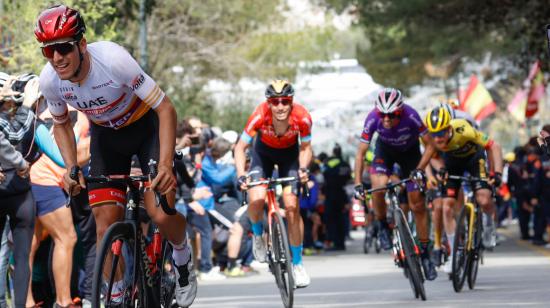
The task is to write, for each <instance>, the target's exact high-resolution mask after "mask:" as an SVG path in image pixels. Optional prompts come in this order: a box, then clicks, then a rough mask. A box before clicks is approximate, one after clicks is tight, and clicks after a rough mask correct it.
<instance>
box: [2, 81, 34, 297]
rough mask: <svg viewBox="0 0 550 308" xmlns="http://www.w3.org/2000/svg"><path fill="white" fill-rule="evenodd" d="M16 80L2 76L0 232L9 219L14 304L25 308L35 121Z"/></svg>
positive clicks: (32, 221) (32, 214) (31, 216)
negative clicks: (20, 105)
mask: <svg viewBox="0 0 550 308" xmlns="http://www.w3.org/2000/svg"><path fill="white" fill-rule="evenodd" d="M13 81H14V79H11V78H9V75H7V74H5V73H0V83H1V84H0V86H1V87H0V168H1V170H2V171H1V173H2V177H1V179H0V180H1V182H0V203H1V204H2V206H1V207H0V230H4V225H5V223H6V216H9V224H10V229H11V232H12V236H13V243H14V247H13V256H14V259H15V264H16V265H15V267H16V269H15V275H14V284H13V285H14V288H15V290H14V293H15V298H14V304H15V306H16V307H24V306H25V302H26V296H27V291H28V287H29V278H30V268H29V252H30V248H31V241H32V234H33V230H34V220H35V205H34V199H33V196H32V191H31V185H30V181H29V171H30V164H29V163H28V162H27V161H25V156H24V155H23V154H22V153H29V154H30V152H31V151H29V149H30V148H31V146H32V143H29V142H27V140H28V137H29V135H30V136H31V139H32V134H33V128H32V127H31V125H32V124H30V123H29V121H27V119H31V121H30V122H32V119H33V117H34V114H32V112H31V111H30V110H28V108H17V105H18V103H19V102H22V97H21V95H20V94H21V93H20V92H19V91H14V90H13V89H12V85H13ZM15 132H21V133H22V134H16V133H15ZM25 137H27V138H25ZM23 138H25V142H23ZM2 279H4V277H3V278H2Z"/></svg>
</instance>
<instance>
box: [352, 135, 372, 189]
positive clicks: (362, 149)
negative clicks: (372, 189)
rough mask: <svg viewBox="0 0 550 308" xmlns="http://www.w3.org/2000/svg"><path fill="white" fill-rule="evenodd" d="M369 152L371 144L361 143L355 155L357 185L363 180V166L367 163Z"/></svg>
mask: <svg viewBox="0 0 550 308" xmlns="http://www.w3.org/2000/svg"><path fill="white" fill-rule="evenodd" d="M368 150H369V144H368V143H365V142H359V148H358V149H357V153H356V154H355V170H354V173H355V185H359V184H361V178H362V175H363V166H364V163H365V154H366V153H367V151H368Z"/></svg>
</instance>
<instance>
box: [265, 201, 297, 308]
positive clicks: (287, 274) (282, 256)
mask: <svg viewBox="0 0 550 308" xmlns="http://www.w3.org/2000/svg"><path fill="white" fill-rule="evenodd" d="M271 219H272V224H271V234H270V236H271V250H272V255H271V261H270V262H271V267H272V271H273V275H275V280H276V282H277V287H278V288H279V292H280V293H281V298H282V300H283V304H284V306H285V307H287V308H289V307H292V305H293V301H294V276H293V273H292V258H291V256H290V248H289V243H288V236H287V233H286V226H285V223H284V221H283V218H282V217H281V215H279V213H277V212H275V214H274V215H273V216H272V217H271Z"/></svg>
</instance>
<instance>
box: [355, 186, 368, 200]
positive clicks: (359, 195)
mask: <svg viewBox="0 0 550 308" xmlns="http://www.w3.org/2000/svg"><path fill="white" fill-rule="evenodd" d="M353 196H354V197H355V199H357V200H365V188H364V187H363V184H357V185H355V188H354V194H353Z"/></svg>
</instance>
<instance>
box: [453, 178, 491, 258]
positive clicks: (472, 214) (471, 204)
mask: <svg viewBox="0 0 550 308" xmlns="http://www.w3.org/2000/svg"><path fill="white" fill-rule="evenodd" d="M449 179H452V180H461V181H464V182H467V183H468V185H469V186H470V188H472V187H473V185H472V184H473V182H474V181H486V180H484V179H481V178H476V177H472V176H467V177H465V176H455V175H449ZM471 198H472V197H468V200H467V201H466V202H465V203H464V206H465V207H467V208H468V210H469V213H468V215H469V217H468V218H469V219H468V247H466V250H467V251H471V250H473V249H474V247H473V239H474V225H475V221H476V218H477V215H479V209H480V208H479V204H477V202H475V200H472V199H471ZM473 198H475V194H474V196H473Z"/></svg>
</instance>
